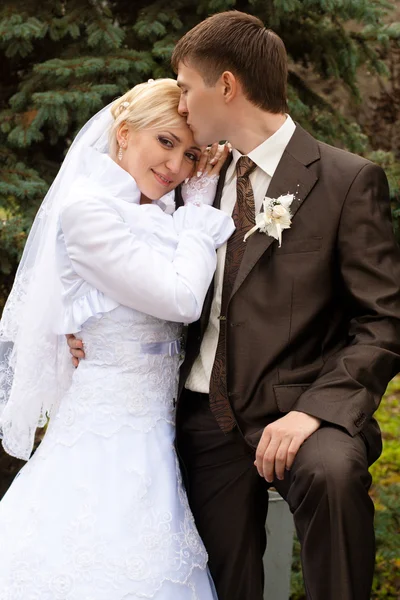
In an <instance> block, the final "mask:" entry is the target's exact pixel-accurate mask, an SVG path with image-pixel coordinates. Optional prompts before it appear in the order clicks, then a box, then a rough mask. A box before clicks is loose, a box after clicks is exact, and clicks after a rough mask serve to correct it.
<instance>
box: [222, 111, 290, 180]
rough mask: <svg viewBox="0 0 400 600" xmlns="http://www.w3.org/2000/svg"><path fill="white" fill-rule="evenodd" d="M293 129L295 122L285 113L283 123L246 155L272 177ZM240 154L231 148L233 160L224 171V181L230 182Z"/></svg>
mask: <svg viewBox="0 0 400 600" xmlns="http://www.w3.org/2000/svg"><path fill="white" fill-rule="evenodd" d="M295 129H296V124H295V123H294V121H293V119H292V118H291V117H290V116H289V115H286V121H285V122H284V123H283V125H281V127H280V128H279V129H278V130H277V131H275V133H274V134H273V135H271V137H269V138H267V139H266V140H265V141H264V142H262V143H261V144H260V145H259V146H257V147H256V148H254V150H252V151H251V152H249V154H248V155H247V156H248V157H249V158H251V160H252V161H253V162H255V163H256V165H257V167H259V168H260V169H261V170H262V171H264V173H266V174H267V175H269V177H271V178H272V177H273V176H274V173H275V171H276V168H277V166H278V164H279V161H280V160H281V158H282V155H283V153H284V151H285V148H286V146H287V145H288V143H289V141H290V138H291V137H292V135H293V133H294V131H295ZM241 156H243V155H242V154H241V153H240V152H239V151H238V150H236V149H235V148H234V149H233V150H232V159H233V160H232V162H231V164H230V165H229V168H228V171H227V173H226V178H225V183H230V182H231V181H232V179H233V177H235V175H236V163H237V161H238V160H239V158H240V157H241Z"/></svg>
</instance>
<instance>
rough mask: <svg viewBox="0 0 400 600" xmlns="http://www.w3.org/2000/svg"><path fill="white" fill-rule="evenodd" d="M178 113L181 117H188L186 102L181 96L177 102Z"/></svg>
mask: <svg viewBox="0 0 400 600" xmlns="http://www.w3.org/2000/svg"><path fill="white" fill-rule="evenodd" d="M178 113H179V114H180V115H182V117H187V116H188V109H187V105H186V100H185V97H184V96H183V94H182V95H181V98H180V100H179V105H178Z"/></svg>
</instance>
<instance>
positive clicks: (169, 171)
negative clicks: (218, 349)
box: [0, 79, 234, 600]
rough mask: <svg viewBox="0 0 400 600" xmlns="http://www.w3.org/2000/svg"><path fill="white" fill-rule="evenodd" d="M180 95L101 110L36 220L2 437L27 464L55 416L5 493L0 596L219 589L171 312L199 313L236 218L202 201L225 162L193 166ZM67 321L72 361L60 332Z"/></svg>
mask: <svg viewBox="0 0 400 600" xmlns="http://www.w3.org/2000/svg"><path fill="white" fill-rule="evenodd" d="M179 98H180V90H179V88H178V87H177V85H176V83H175V82H174V81H173V80H169V79H164V80H157V81H152V80H150V81H149V82H148V83H144V84H140V85H138V86H136V87H134V88H133V89H132V90H130V91H128V92H127V93H126V94H125V95H124V96H123V97H122V98H120V99H118V100H117V101H116V102H114V103H113V104H112V106H111V107H106V108H105V109H103V110H102V111H100V112H99V113H98V114H97V115H95V116H94V117H93V118H92V119H91V120H90V121H89V122H88V123H87V124H86V125H85V126H84V127H83V129H82V130H81V132H80V133H79V134H78V136H77V138H76V139H75V141H74V143H73V144H72V146H71V148H70V150H69V152H68V154H67V157H66V159H65V161H64V163H63V165H62V167H61V170H60V172H59V174H58V176H57V178H56V179H55V181H54V183H53V185H52V187H51V188H50V190H49V192H48V194H47V196H46V198H45V200H44V202H43V204H42V206H41V208H40V210H39V212H38V214H37V217H36V220H35V223H34V225H33V227H32V230H31V234H30V236H29V239H28V242H27V245H26V248H25V251H24V255H23V258H22V261H21V263H20V267H19V270H18V273H17V276H16V280H15V283H14V287H13V290H12V292H11V294H10V297H9V299H8V301H7V304H6V307H5V309H4V312H3V316H2V320H1V324H0V351H1V353H2V354H1V356H0V426H1V432H2V437H3V446H4V448H5V450H6V451H7V452H8V453H10V454H12V455H14V456H17V457H19V458H23V459H25V460H28V458H29V457H30V455H31V452H32V448H33V442H34V436H35V431H36V428H37V427H43V426H45V425H47V423H48V425H47V430H46V433H45V436H44V439H43V441H42V443H41V445H40V446H39V448H38V450H37V451H36V452H35V453H34V454H33V456H32V458H30V459H29V461H28V462H27V464H26V465H25V466H24V468H23V469H22V470H21V471H20V473H19V475H18V476H17V478H16V479H15V481H14V482H13V484H12V485H11V487H10V489H9V490H8V492H7V494H6V495H5V497H4V498H3V500H2V501H1V502H0V599H1V600H123V599H124V600H133V599H136V598H142V599H143V598H151V599H154V600H214V599H215V598H216V593H215V591H214V587H213V584H212V581H211V580H210V577H209V574H208V571H207V554H206V551H205V549H204V546H203V544H202V542H201V540H200V538H199V535H198V533H197V530H196V527H195V524H194V521H193V517H192V514H191V512H190V509H189V506H188V503H187V499H186V495H185V491H184V489H183V486H182V481H181V477H180V473H179V467H178V462H177V457H176V454H175V450H174V403H175V401H174V398H175V397H176V391H177V377H178V368H179V365H180V362H181V359H182V357H181V353H182V348H181V331H182V323H188V322H191V321H195V320H196V319H198V318H199V315H200V312H201V308H202V304H203V300H204V297H205V294H206V291H207V289H208V287H209V284H210V282H211V278H212V276H213V273H214V269H215V266H216V253H215V250H216V248H218V247H219V246H220V245H221V244H223V243H224V242H225V241H226V240H227V238H228V237H229V236H230V235H231V233H232V231H233V229H234V227H233V222H232V220H231V218H230V217H228V216H227V215H225V214H224V213H222V212H219V211H217V210H216V209H214V208H212V207H211V206H209V205H208V204H211V203H212V199H213V196H214V192H215V187H216V182H217V179H218V174H219V170H220V165H221V163H222V161H221V160H220V161H218V162H217V164H214V165H213V164H212V163H215V162H216V161H215V160H211V161H210V162H211V164H209V166H208V169H207V170H208V173H209V175H207V176H205V177H201V178H197V177H196V175H195V171H196V165H197V164H198V161H199V159H200V157H201V150H200V149H199V148H198V147H196V145H195V143H194V140H193V137H192V134H191V131H190V129H189V128H188V126H187V125H186V121H185V119H184V118H182V117H181V116H180V115H179V114H178V112H177V108H178V103H179ZM224 157H225V154H223V155H222V159H223V158H224ZM197 169H198V167H197ZM191 176H192V179H191V180H189V182H187V180H188V178H190V177H191ZM185 180H186V183H185V185H184V189H183V195H184V199H185V200H186V201H185V206H183V207H181V208H178V210H176V211H175V212H173V208H174V207H173V205H172V204H173V194H174V192H173V190H174V188H175V187H176V186H178V185H179V184H180V183H182V182H184V181H185ZM171 205H172V206H171ZM169 213H173V214H169ZM78 332H79V337H80V338H81V339H82V340H83V343H84V348H85V354H86V360H85V361H81V364H80V365H79V367H78V368H77V369H76V370H74V369H73V367H72V365H71V364H70V361H69V354H68V348H67V345H66V343H65V336H64V334H67V333H78ZM38 346H39V348H38Z"/></svg>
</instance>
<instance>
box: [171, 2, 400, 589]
mask: <svg viewBox="0 0 400 600" xmlns="http://www.w3.org/2000/svg"><path fill="white" fill-rule="evenodd" d="M172 63H173V66H174V68H175V70H176V71H177V73H178V84H179V85H180V87H181V90H182V98H181V103H180V108H179V110H180V112H181V114H183V115H187V119H188V123H189V125H190V127H191V129H192V131H193V133H194V135H195V138H196V140H197V142H198V143H200V144H208V143H211V142H213V141H214V140H215V139H220V140H224V139H227V140H229V141H230V142H231V144H232V146H233V148H234V150H233V152H232V158H231V161H230V162H229V163H228V164H226V165H225V168H224V170H223V173H222V175H221V177H220V181H219V185H218V191H217V196H216V200H215V205H216V206H218V207H220V208H221V210H223V211H226V212H227V213H229V214H233V217H234V220H235V223H236V227H237V229H236V232H235V233H234V234H233V236H232V238H231V239H230V240H229V241H228V244H227V246H225V247H222V248H221V249H220V250H219V251H218V267H217V272H216V275H215V279H214V285H213V287H212V289H211V290H210V292H209V295H208V298H207V300H206V304H205V307H204V310H203V315H202V317H201V319H200V321H199V322H197V323H195V324H194V325H191V326H190V327H189V330H188V338H187V357H186V361H185V363H184V365H183V367H182V377H181V387H182V393H181V395H180V398H179V402H178V409H177V447H178V451H179V454H180V457H181V459H182V462H183V465H184V470H185V471H186V479H187V486H188V494H189V500H190V503H191V507H192V510H193V513H194V516H195V519H196V523H197V526H198V528H199V532H200V534H201V536H202V537H203V540H204V542H205V545H206V547H207V550H208V552H209V560H210V563H209V564H210V569H211V573H212V575H213V578H214V581H215V584H216V588H217V592H218V597H219V600H262V597H263V572H262V556H263V553H264V550H265V543H266V540H265V518H266V513H267V491H268V488H269V487H270V486H271V485H273V486H274V487H275V488H276V489H277V490H278V491H279V492H280V494H281V495H282V496H283V497H284V498H285V499H286V501H287V502H288V503H289V506H290V509H291V511H292V512H293V515H294V520H295V524H296V529H297V533H298V536H299V539H300V542H301V548H302V550H301V556H302V565H303V573H304V581H305V586H306V594H307V598H308V599H310V600H311V599H312V600H369V598H370V590H371V582H372V576H373V569H374V529H373V517H374V508H373V503H372V501H371V499H370V497H369V495H368V490H369V488H370V485H371V477H370V475H369V473H368V466H369V465H370V464H371V463H373V462H374V461H375V460H376V459H377V458H378V456H379V455H380V452H381V436H380V431H379V427H378V425H377V423H376V421H375V420H374V418H373V413H374V411H375V410H376V408H377V407H378V405H379V402H380V400H381V396H382V394H383V393H384V391H385V388H386V385H387V383H388V381H389V380H390V379H391V378H392V377H393V376H394V375H395V374H396V373H397V372H398V371H399V370H400V357H399V354H400V302H399V282H400V254H399V249H398V247H397V245H396V242H395V240H394V237H393V231H392V225H391V221H390V204H389V195H388V185H387V180H386V177H385V175H384V173H383V171H382V169H380V168H379V167H377V166H376V165H374V164H372V163H370V162H369V161H367V160H365V159H364V158H360V157H358V156H355V155H353V154H350V153H348V152H344V151H342V150H339V149H336V148H333V147H331V146H328V145H326V144H323V143H320V142H318V141H317V140H315V139H314V138H313V137H311V136H310V135H309V134H308V133H307V132H306V131H304V130H303V129H302V128H301V127H300V126H299V125H297V124H295V123H294V122H293V121H292V119H291V118H290V117H289V116H288V115H286V114H285V113H286V94H287V91H286V81H287V57H286V52H285V48H284V45H283V42H282V41H281V40H280V38H279V37H278V36H277V35H276V34H274V33H273V32H272V31H269V30H267V29H265V28H264V26H263V23H262V22H261V21H259V20H258V19H257V18H255V17H253V16H250V15H247V14H244V13H240V12H236V11H232V12H226V13H220V14H217V15H214V16H212V17H210V18H209V19H207V20H205V21H203V22H202V23H200V24H199V25H197V26H196V27H195V28H194V29H192V30H190V31H189V32H188V33H187V34H186V35H185V36H184V37H183V38H182V39H181V40H180V41H179V42H178V44H177V46H176V47H175V50H174V54H173V58H172ZM287 194H292V195H293V197H292V196H289V198H288V199H287V201H288V202H289V203H290V206H289V207H288V210H289V211H290V214H291V224H290V226H289V227H288V228H287V229H284V230H283V231H282V240H281V243H280V242H279V241H278V240H277V239H275V238H274V237H273V235H277V237H278V229H279V228H278V227H277V225H279V223H283V222H284V221H285V218H286V225H288V216H289V215H288V213H287V212H286V213H285V206H283V205H282V204H281V205H280V206H279V200H277V202H278V204H275V208H274V211H273V212H272V217H271V222H270V223H269V228H268V231H269V233H270V234H272V235H268V231H267V232H266V231H265V227H264V229H263V230H262V231H261V230H257V231H255V232H254V233H252V235H250V237H248V239H247V241H246V242H243V238H244V235H245V234H246V232H248V231H249V230H250V229H251V228H252V227H253V226H254V222H255V221H254V219H255V215H257V214H258V213H260V210H264V212H265V213H266V215H270V214H271V210H272V208H273V205H272V204H269V205H264V207H263V208H262V203H263V199H264V197H265V196H267V197H268V198H271V199H279V197H280V196H281V195H287ZM268 202H270V201H268ZM286 207H287V204H286ZM267 576H268V574H267Z"/></svg>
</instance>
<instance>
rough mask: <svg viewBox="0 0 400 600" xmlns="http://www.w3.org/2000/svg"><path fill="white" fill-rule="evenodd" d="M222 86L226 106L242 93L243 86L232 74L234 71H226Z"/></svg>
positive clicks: (221, 80) (222, 78)
mask: <svg viewBox="0 0 400 600" xmlns="http://www.w3.org/2000/svg"><path fill="white" fill-rule="evenodd" d="M220 85H221V88H222V93H223V97H224V101H225V102H226V104H228V103H229V102H232V100H233V99H234V98H236V96H237V95H238V93H240V92H241V91H242V86H241V85H240V82H239V80H238V78H237V77H236V76H235V75H234V74H233V73H232V71H224V72H223V73H222V75H221V77H220Z"/></svg>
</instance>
